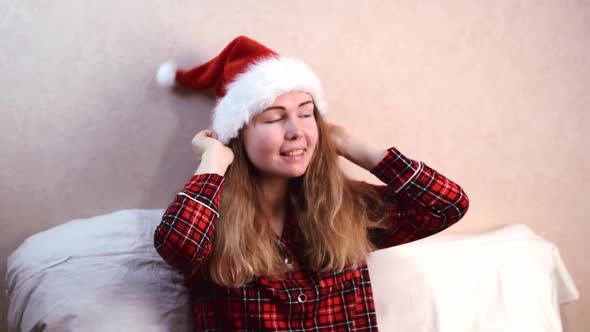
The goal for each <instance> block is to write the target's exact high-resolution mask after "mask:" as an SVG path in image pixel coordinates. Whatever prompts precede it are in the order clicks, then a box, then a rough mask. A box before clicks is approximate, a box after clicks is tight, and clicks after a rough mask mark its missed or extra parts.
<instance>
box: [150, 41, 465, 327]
mask: <svg viewBox="0 0 590 332" xmlns="http://www.w3.org/2000/svg"><path fill="white" fill-rule="evenodd" d="M240 38H241V41H242V42H247V43H250V44H249V45H250V48H251V45H252V43H253V41H252V40H250V39H244V38H245V37H240ZM239 41H240V40H238V42H239ZM234 42H235V40H234ZM230 45H231V44H230ZM256 45H259V44H256ZM232 47H233V48H234V53H233V54H235V47H236V46H235V45H234V46H232ZM228 48H230V47H229V46H228ZM226 50H227V49H226ZM226 50H224V52H225V51H226ZM228 53H230V54H231V53H232V52H226V55H227V54H228ZM223 54H224V53H223V52H222V53H221V54H220V56H219V57H218V58H217V59H214V60H215V61H213V60H212V61H211V62H210V63H208V65H209V66H211V65H212V64H214V63H216V61H217V62H219V59H221V58H223V59H224V60H223V61H225V66H227V63H228V61H229V60H228V58H227V57H225V58H224V57H223ZM229 62H231V61H229ZM250 69H252V68H251V67H250ZM198 72H201V73H202V72H203V70H202V68H201V69H200V70H198ZM272 72H275V71H272ZM284 72H285V71H281V73H284ZM297 72H298V73H299V71H297ZM185 73H187V72H185ZM193 74H194V71H193ZM175 75H176V76H175V79H176V80H177V81H182V79H180V76H182V75H183V72H180V71H176V70H175ZM240 75H243V73H242V72H241V74H238V75H237V76H235V78H234V79H233V80H232V82H234V83H235V82H241V83H244V82H245V83H247V84H245V87H252V86H254V85H253V83H252V81H250V80H244V76H240ZM259 77H260V76H259ZM184 79H185V80H186V78H184ZM271 79H272V78H271ZM193 81H194V80H193ZM295 81H297V80H296V79H295ZM304 81H305V80H304ZM256 82H258V81H256ZM299 83H300V82H299ZM271 85H272V84H271ZM287 85H288V84H287ZM295 85H296V87H291V88H284V89H278V90H277V89H275V90H273V91H274V92H275V95H272V94H271V95H270V97H268V98H270V99H269V100H268V99H267V101H266V103H262V104H260V105H263V107H259V108H256V107H254V108H253V107H252V105H248V107H246V108H244V109H246V110H247V113H246V114H245V116H237V115H236V113H235V112H233V113H228V114H230V115H231V116H229V117H224V118H223V119H222V117H220V114H224V113H223V112H226V111H225V110H224V109H223V105H224V99H225V98H233V95H232V93H233V91H242V92H243V91H244V90H232V89H234V88H236V85H231V84H230V85H229V86H228V87H226V88H224V89H222V92H223V93H221V94H220V96H221V98H222V100H221V101H220V102H219V103H218V105H217V108H216V110H215V112H216V113H215V114H217V115H218V116H217V117H214V121H213V122H214V123H213V127H214V128H217V130H214V129H213V130H210V129H207V130H203V131H201V132H199V133H198V134H197V135H196V136H195V137H194V138H193V141H192V147H193V151H194V153H195V155H196V157H197V159H198V160H200V164H199V166H198V168H197V170H196V172H195V174H194V175H193V176H192V177H191V179H190V180H189V181H188V183H187V184H186V185H185V187H184V189H183V190H182V191H181V192H180V193H178V195H176V197H175V198H174V201H173V202H172V203H171V204H170V206H169V207H168V208H167V210H166V212H165V214H164V216H163V218H162V222H161V223H160V225H159V226H158V227H157V229H156V232H155V237H154V244H155V247H156V250H157V251H158V252H159V253H160V255H161V256H162V258H163V259H164V260H165V261H166V262H167V263H168V264H170V265H171V266H172V267H174V268H176V269H178V270H179V271H181V272H182V273H183V275H184V276H185V280H186V285H187V287H188V289H189V292H190V294H191V300H192V305H193V313H194V317H195V324H196V328H197V330H202V331H262V330H265V331H292V330H298V331H324V330H325V331H350V330H355V331H376V330H377V321H376V317H375V308H374V303H373V296H372V290H371V282H370V276H369V273H368V269H367V265H366V258H367V255H368V253H370V252H371V251H373V250H376V249H382V248H387V247H391V246H395V245H400V244H403V243H407V242H410V241H415V240H418V239H421V238H424V237H427V236H429V235H432V234H435V233H437V232H440V231H442V230H443V229H445V228H447V227H449V226H451V225H452V224H453V223H455V222H457V221H458V220H460V219H461V218H462V217H463V216H464V215H465V213H466V211H467V209H468V205H469V200H468V197H467V195H466V194H465V192H464V191H463V190H462V188H461V187H460V186H459V185H457V184H456V183H454V182H452V181H451V180H449V179H447V178H446V177H444V176H443V175H441V174H440V173H438V172H436V171H435V170H434V169H432V168H430V167H429V166H427V165H426V164H425V163H423V162H418V161H414V160H412V159H410V158H408V157H406V156H404V155H403V154H402V153H401V152H400V151H399V150H397V149H396V148H395V147H390V148H389V149H380V148H375V147H373V146H371V145H369V144H367V143H366V142H364V141H362V140H360V139H359V138H357V137H354V136H353V135H351V134H350V133H349V132H348V131H347V130H346V129H344V128H343V127H341V126H338V125H335V124H331V123H329V122H327V121H326V119H325V118H324V115H323V114H325V113H322V110H321V109H320V108H319V107H318V104H322V95H321V94H319V93H318V90H316V89H314V88H315V87H316V86H314V85H313V84H310V85H307V86H306V85H305V84H303V85H301V84H295ZM263 86H267V85H263ZM238 89H239V87H238ZM281 90H287V91H281ZM247 91H250V89H248V90H247ZM253 93H255V92H253ZM254 96H255V97H252V98H254V99H256V100H257V98H258V97H256V95H254ZM235 100H236V99H235V98H234V99H232V101H233V103H232V105H234V104H235V103H236V101H235ZM246 104H248V103H247V102H246ZM238 114H239V113H238ZM241 115H244V114H241ZM235 118H239V119H240V120H234V119H235ZM221 119H222V120H221ZM228 128H230V130H227V129H228ZM236 128H237V130H236ZM338 156H342V157H344V158H347V159H348V160H350V161H351V162H353V163H355V164H357V165H358V166H360V167H363V168H364V169H366V170H368V171H370V172H371V173H373V174H374V175H376V176H377V177H378V178H379V179H380V180H381V181H383V182H384V184H385V185H380V186H377V185H372V184H368V183H366V182H359V181H354V180H351V179H349V178H347V177H346V176H345V175H344V173H343V172H342V171H341V169H340V168H339V166H338ZM392 268H395V267H392Z"/></svg>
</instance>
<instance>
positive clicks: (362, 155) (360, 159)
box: [324, 119, 387, 171]
mask: <svg viewBox="0 0 590 332" xmlns="http://www.w3.org/2000/svg"><path fill="white" fill-rule="evenodd" d="M324 122H325V123H326V125H327V127H328V133H329V135H330V137H331V139H332V142H333V143H334V146H335V147H336V151H337V152H338V154H339V155H341V156H342V157H344V158H346V159H348V160H350V161H351V162H353V163H355V164H356V165H358V166H360V167H362V168H364V169H366V170H369V171H370V170H371V169H373V168H374V167H375V166H376V165H377V163H378V162H379V161H380V160H382V159H383V158H384V157H385V155H387V150H386V149H384V148H375V147H373V146H370V145H368V144H366V143H365V142H363V141H361V140H360V139H358V138H356V137H354V136H353V135H352V134H351V133H350V132H349V131H348V129H346V128H344V127H342V126H339V125H337V124H334V123H331V122H330V121H328V120H325V119H324Z"/></svg>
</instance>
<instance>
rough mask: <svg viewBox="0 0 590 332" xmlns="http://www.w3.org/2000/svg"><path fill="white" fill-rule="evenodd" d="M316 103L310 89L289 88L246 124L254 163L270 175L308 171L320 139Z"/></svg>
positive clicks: (245, 132) (281, 175) (264, 173)
mask: <svg viewBox="0 0 590 332" xmlns="http://www.w3.org/2000/svg"><path fill="white" fill-rule="evenodd" d="M313 110H314V104H313V100H312V98H311V96H310V95H309V94H308V93H306V92H298V91H293V92H287V93H284V94H282V95H280V96H279V97H277V98H276V99H275V101H274V102H273V104H272V105H271V106H270V107H268V108H267V109H266V110H264V111H263V112H261V113H258V114H257V115H255V116H254V117H253V118H252V119H251V120H250V122H249V123H248V124H246V125H245V126H244V130H243V135H244V144H245V147H246V152H247V154H248V157H249V158H250V161H251V162H252V164H253V165H254V166H255V167H256V168H257V169H258V170H260V171H261V172H262V173H263V175H265V176H270V177H286V178H292V177H298V176H301V175H303V174H304V173H305V170H306V169H307V166H308V165H309V162H310V161H311V157H312V156H313V153H314V151H315V147H316V144H317V141H318V127H317V124H316V120H315V117H314V112H313Z"/></svg>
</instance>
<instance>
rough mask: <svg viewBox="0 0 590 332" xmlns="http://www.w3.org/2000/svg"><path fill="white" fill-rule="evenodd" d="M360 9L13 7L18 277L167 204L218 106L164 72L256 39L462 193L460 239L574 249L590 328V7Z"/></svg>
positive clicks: (4, 52)
mask: <svg viewBox="0 0 590 332" xmlns="http://www.w3.org/2000/svg"><path fill="white" fill-rule="evenodd" d="M359 3H360V2H358V1H311V0H308V1H288V2H285V1H270V0H266V1H261V0H257V1H243V0H242V1H237V0H236V1H220V0H216V1H207V2H206V1H149V0H147V1H114V0H105V1H95V2H92V4H91V2H88V1H72V0H70V1H66V0H62V1H50V2H46V1H30V0H21V1H14V0H0V8H2V10H1V11H0V35H1V36H2V37H1V39H0V45H1V49H0V70H1V72H2V75H1V77H0V89H1V91H2V97H1V98H0V107H1V110H2V111H1V112H0V135H1V141H0V144H1V149H0V151H1V152H0V153H1V157H0V159H1V165H2V167H1V169H0V176H1V183H2V185H1V186H0V204H1V205H0V211H1V216H0V222H1V227H2V231H1V232H0V241H1V246H0V263H1V268H0V273H1V274H2V276H3V275H4V273H5V271H6V269H5V262H6V257H7V255H8V254H9V253H10V252H12V251H13V250H14V249H15V248H16V247H17V246H18V245H19V244H20V243H21V242H22V241H23V240H24V239H25V238H26V237H28V236H30V235H32V234H34V233H36V232H39V231H41V230H44V229H47V228H49V227H52V226H54V225H57V224H60V223H63V222H65V221H67V220H69V219H72V218H75V217H85V216H92V215H97V214H103V213H108V212H111V211H114V210H118V209H123V208H163V207H165V206H166V205H167V204H168V203H169V201H170V198H171V195H172V194H173V193H174V192H175V191H176V190H177V189H178V188H181V187H182V186H183V185H184V183H185V182H186V180H188V178H189V177H190V175H191V174H192V172H193V171H194V169H195V168H196V166H197V165H196V162H195V161H194V158H193V157H192V154H191V149H190V140H191V138H192V136H193V135H194V134H195V133H196V132H197V131H199V130H201V129H204V128H205V127H206V126H207V125H208V123H209V122H208V119H209V111H210V109H211V108H212V107H213V105H214V101H213V99H212V98H211V97H210V96H205V95H202V94H183V95H173V94H172V93H171V92H170V91H168V90H165V89H160V88H158V87H157V86H156V84H155V83H154V82H153V75H154V73H155V70H156V68H157V66H158V65H159V64H160V63H161V62H162V61H164V60H168V59H175V60H177V61H178V62H179V63H180V64H182V65H184V66H187V67H191V66H195V65H197V64H200V63H202V62H204V61H206V60H209V59H210V58H211V57H212V56H214V55H216V54H217V53H218V52H219V51H220V50H221V49H222V48H223V47H224V46H225V45H226V44H227V42H229V41H230V40H231V39H232V38H233V37H235V36H237V35H239V34H245V35H247V36H250V37H252V38H254V39H257V40H259V41H261V42H262V43H264V44H266V45H268V46H270V47H271V48H273V49H275V50H276V51H278V52H280V53H282V54H289V55H294V56H297V57H300V58H302V59H304V60H305V61H306V62H307V63H308V64H309V65H310V66H311V67H312V68H313V69H314V70H315V71H316V72H317V73H318V75H319V76H320V77H321V78H322V79H323V83H324V87H325V90H326V93H327V95H328V99H329V102H330V106H331V108H330V112H331V116H330V118H331V119H332V120H333V121H335V122H337V123H340V124H342V125H344V126H347V127H349V128H353V129H354V130H355V132H356V133H357V134H358V135H360V136H362V137H364V138H365V139H366V140H367V141H370V142H374V143H375V144H380V145H382V146H383V147H387V146H396V147H397V148H398V149H400V150H401V151H402V152H403V153H405V154H406V155H407V156H409V157H411V158H414V159H419V160H422V161H424V162H426V163H427V164H429V165H430V166H431V167H433V168H435V169H437V170H438V171H440V172H442V173H443V174H445V175H447V176H448V177H449V178H451V179H453V180H455V181H456V182H458V183H459V184H460V185H461V186H462V187H463V188H464V189H465V191H466V192H467V193H468V195H469V197H470V199H471V205H470V210H469V212H468V214H467V216H466V217H465V218H464V219H463V220H462V221H461V222H460V223H459V224H457V225H456V226H454V227H452V228H451V229H449V230H447V233H470V232H479V231H483V230H490V229H494V228H496V227H498V226H500V225H504V224H509V223H524V224H527V225H529V226H530V227H531V228H532V229H533V230H535V231H536V232H537V233H539V234H540V235H541V236H544V237H545V238H547V239H548V240H550V241H552V242H554V243H555V244H557V246H558V247H559V249H560V252H561V254H562V257H563V259H564V261H565V263H566V265H567V267H568V268H569V271H570V272H571V274H572V276H573V278H574V280H575V281H576V283H577V286H578V289H579V291H580V294H581V298H580V300H579V301H578V302H576V303H572V304H569V305H565V306H564V307H563V315H564V321H565V327H566V331H568V332H570V331H571V332H574V331H575V332H582V331H587V329H586V328H587V327H588V326H590V310H589V309H588V308H589V307H590V301H589V300H588V297H586V294H587V292H588V291H590V268H589V267H588V264H587V263H586V262H587V259H585V258H584V254H586V255H587V254H588V252H589V251H590V250H589V249H590V246H589V245H588V241H587V238H588V234H589V233H590V226H589V224H590V223H589V221H590V220H589V217H588V216H590V204H588V203H589V202H588V198H589V197H590V190H589V189H588V187H589V185H590V175H589V172H588V170H590V157H589V154H588V153H587V147H586V148H583V145H587V144H588V142H590V130H589V129H590V118H589V107H590V93H589V90H588V86H590V58H589V56H590V40H589V39H588V32H589V31H590V3H589V2H587V1H533V0H527V1H510V0H504V1H493V2H492V1H470V0H453V1H420V2H418V1H416V2H414V1H370V2H369V1H368V2H365V3H363V4H361V5H359ZM344 166H345V167H346V169H347V171H349V172H351V174H353V175H354V176H358V177H361V178H366V179H369V180H371V181H374V180H375V179H374V178H372V177H371V176H369V175H368V174H367V173H365V172H362V171H360V170H359V169H356V168H354V167H352V166H351V165H350V164H347V163H345V164H344ZM2 281H3V279H2ZM0 309H1V310H2V311H3V312H4V314H3V315H2V318H1V320H0V324H1V325H0V326H5V313H6V299H5V298H4V297H2V299H1V300H0Z"/></svg>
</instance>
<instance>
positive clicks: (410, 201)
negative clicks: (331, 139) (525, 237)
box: [364, 147, 469, 249]
mask: <svg viewBox="0 0 590 332" xmlns="http://www.w3.org/2000/svg"><path fill="white" fill-rule="evenodd" d="M371 173H373V174H374V175H375V176H376V177H377V178H379V179H380V180H381V181H383V183H385V184H386V185H385V186H378V185H373V184H368V183H366V182H364V184H366V185H368V186H370V187H373V188H374V189H375V190H376V191H377V192H379V194H380V195H381V197H382V198H383V199H384V200H385V201H386V202H387V204H388V208H387V212H386V216H385V217H386V222H387V223H388V225H387V226H389V228H388V229H371V230H369V236H370V237H371V240H372V241H373V243H374V244H375V245H377V247H378V249H383V248H388V247H392V246H396V245H400V244H404V243H408V242H412V241H416V240H419V239H422V238H425V237H427V236H430V235H433V234H436V233H438V232H440V231H442V230H444V229H446V228H448V227H450V226H451V225H453V224H454V223H456V222H458V221H459V220H460V219H461V218H463V216H464V215H465V213H466V212H467V210H468V208H469V198H468V197H467V195H466V194H465V192H464V191H463V189H462V188H461V187H460V186H459V185H458V184H456V183H454V182H453V181H451V180H449V179H448V178H446V177H445V176H443V175H442V174H440V173H438V172H437V171H435V170H434V169H432V168H430V167H429V166H428V165H426V164H425V163H424V162H422V161H415V160H412V159H410V158H408V157H406V156H404V155H403V154H402V153H401V152H400V151H399V150H397V149H396V148H394V147H391V148H389V149H388V154H387V155H386V156H385V157H384V158H383V159H382V160H381V161H380V162H379V163H378V164H377V166H375V168H373V169H372V170H371Z"/></svg>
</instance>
